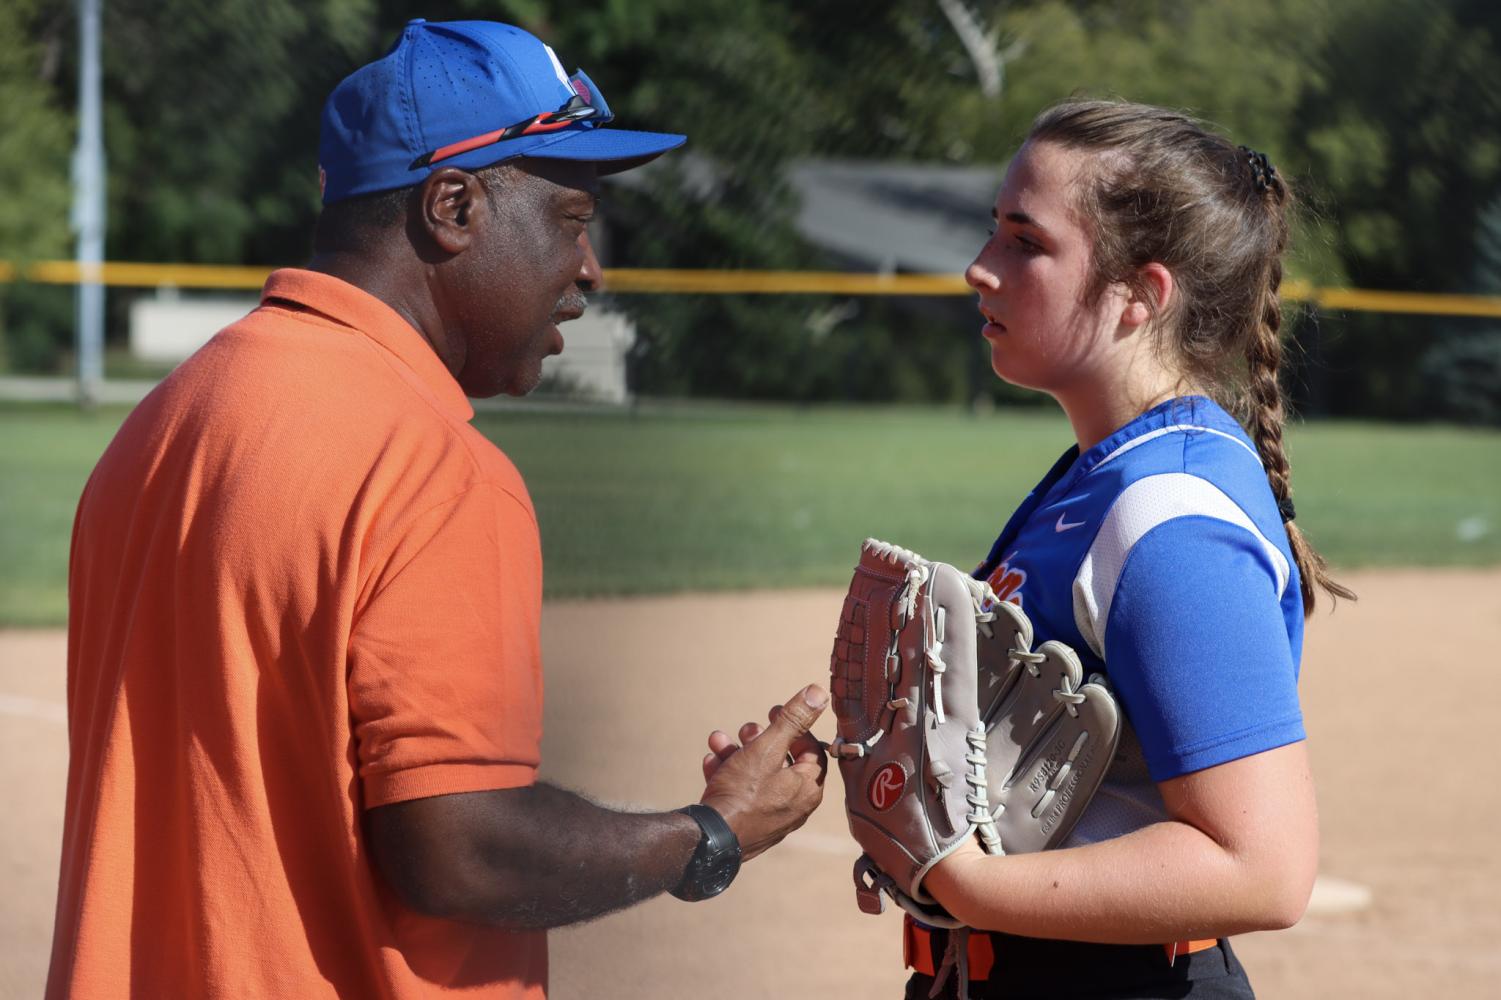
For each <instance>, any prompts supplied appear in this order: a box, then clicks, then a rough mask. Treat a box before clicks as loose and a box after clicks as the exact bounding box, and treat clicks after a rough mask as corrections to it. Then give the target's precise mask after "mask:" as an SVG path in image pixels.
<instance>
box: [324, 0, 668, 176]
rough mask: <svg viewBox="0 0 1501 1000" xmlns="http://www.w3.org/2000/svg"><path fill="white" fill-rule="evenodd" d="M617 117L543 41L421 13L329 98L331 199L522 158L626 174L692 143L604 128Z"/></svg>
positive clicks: (503, 27)
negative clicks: (588, 163) (445, 171)
mask: <svg viewBox="0 0 1501 1000" xmlns="http://www.w3.org/2000/svg"><path fill="white" fill-rule="evenodd" d="M612 117H613V115H611V113H610V107H609V105H608V104H606V103H605V100H604V97H603V95H601V94H600V92H599V88H597V87H595V86H594V84H593V82H592V81H591V80H590V79H589V78H588V77H587V76H585V75H584V74H583V73H582V72H576V73H574V74H573V75H572V76H570V75H569V74H568V73H566V72H564V70H563V64H562V63H561V62H559V61H558V57H557V56H556V55H555V54H554V53H553V50H552V48H551V47H550V46H548V45H546V44H544V43H543V42H542V40H541V39H539V38H537V37H535V36H534V35H531V34H528V33H527V32H525V31H522V30H521V29H520V28H515V27H512V26H511V25H509V24H499V23H497V22H495V21H433V22H429V21H425V20H422V19H421V18H418V19H417V20H415V21H411V22H409V23H408V24H407V26H406V27H405V28H404V29H402V32H401V37H400V38H399V39H397V41H396V44H395V45H393V46H392V47H391V51H389V52H387V53H386V54H385V56H383V57H382V58H380V59H377V60H376V61H375V62H373V63H370V64H368V65H366V66H362V67H360V68H359V69H357V70H355V71H354V72H353V73H351V74H349V76H347V77H345V78H344V79H343V80H342V81H341V82H340V83H339V85H338V86H337V87H335V88H334V90H333V93H331V94H329V95H328V101H327V102H326V103H325V104H324V105H323V129H322V135H321V138H320V139H319V142H318V176H319V182H320V185H321V187H322V190H323V203H324V204H325V205H328V204H332V203H333V202H336V201H343V200H344V199H345V198H353V197H355V196H357V195H362V194H374V193H375V192H377V191H389V190H392V189H394V188H403V187H410V186H411V185H413V184H419V183H421V182H422V181H423V180H425V179H426V178H427V176H428V175H429V174H431V173H432V172H433V171H434V170H437V169H439V168H441V167H460V168H462V169H465V170H478V169H480V168H481V167H488V166H492V165H494V164H497V163H503V162H505V161H506V160H511V159H515V158H517V157H520V156H531V157H539V158H543V159H554V160H587V161H591V162H594V163H597V164H598V165H599V172H600V173H602V174H609V173H615V172H617V171H621V170H627V169H629V168H631V167H635V166H639V165H641V164H642V163H645V162H646V161H648V160H651V159H653V158H655V157H657V156H660V155H661V154H662V153H665V152H667V150H669V149H673V148H675V147H677V146H681V145H682V144H683V143H684V142H685V141H686V137H685V136H681V135H671V134H669V133H665V132H629V131H626V130H624V129H607V128H603V127H602V126H604V125H605V124H606V123H607V122H609V121H610V120H611V118H612Z"/></svg>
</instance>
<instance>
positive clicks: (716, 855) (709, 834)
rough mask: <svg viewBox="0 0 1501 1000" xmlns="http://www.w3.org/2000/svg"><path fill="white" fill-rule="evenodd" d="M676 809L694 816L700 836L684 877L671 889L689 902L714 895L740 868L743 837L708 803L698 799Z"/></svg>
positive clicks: (722, 888) (724, 886)
mask: <svg viewBox="0 0 1501 1000" xmlns="http://www.w3.org/2000/svg"><path fill="white" fill-rule="evenodd" d="M677 811H678V812H680V813H684V814H686V815H688V816H691V817H693V821H694V822H695V823H697V824H698V828H699V839H698V847H697V848H695V849H694V851H693V857H692V858H690V859H689V861H688V867H687V869H686V870H684V872H683V880H682V881H681V882H679V883H678V884H677V886H676V887H675V888H673V889H671V890H669V891H670V892H671V893H672V894H673V895H674V896H676V897H677V898H678V899H684V900H687V901H688V902H695V901H697V900H700V899H711V898H713V897H714V896H717V895H719V894H720V893H721V892H724V891H725V890H726V889H728V888H729V887H730V883H731V882H733V881H735V875H736V873H738V872H739V871H740V840H739V839H738V838H737V837H736V836H735V831H734V830H731V829H730V824H728V823H726V822H725V821H724V817H723V816H721V815H719V813H717V812H715V811H714V809H713V808H711V807H709V806H706V805H701V804H698V803H695V804H693V805H691V806H684V807H683V808H682V809H679V810H677Z"/></svg>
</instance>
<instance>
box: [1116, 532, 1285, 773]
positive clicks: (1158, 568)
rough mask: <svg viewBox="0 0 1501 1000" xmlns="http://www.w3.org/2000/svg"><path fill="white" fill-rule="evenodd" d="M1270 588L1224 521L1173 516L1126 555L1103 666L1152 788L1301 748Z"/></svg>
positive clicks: (1251, 552) (1248, 547) (1246, 542)
mask: <svg viewBox="0 0 1501 1000" xmlns="http://www.w3.org/2000/svg"><path fill="white" fill-rule="evenodd" d="M1284 579H1285V578H1284ZM1293 585H1294V586H1295V585H1296V584H1295V583H1294V584H1293ZM1278 588H1279V579H1278V576H1277V573H1276V570H1275V568H1274V567H1273V566H1272V565H1271V563H1270V562H1269V560H1268V556H1267V552H1266V549H1265V547H1264V545H1263V544H1262V542H1261V541H1260V540H1259V539H1258V538H1257V537H1256V536H1254V535H1253V534H1252V533H1251V532H1250V531H1248V530H1246V529H1245V528H1244V527H1241V526H1239V525H1236V524H1232V523H1229V522H1227V521H1224V520H1220V519H1217V518H1213V517H1204V516H1188V517H1178V518H1174V519H1172V520H1168V521H1165V522H1163V523H1162V524H1160V525H1158V526H1157V527H1155V528H1153V529H1152V530H1151V531H1149V532H1147V533H1146V534H1145V535H1143V536H1142V537H1141V538H1140V539H1138V540H1137V541H1136V543H1135V544H1134V545H1133V546H1132V548H1131V551H1130V554H1129V555H1128V556H1127V558H1126V561H1125V564H1124V566H1123V567H1122V571H1121V575H1120V579H1119V583H1118V584H1117V586H1116V590H1115V594H1114V599H1113V601H1112V602H1111V606H1110V613H1109V619H1108V622H1107V625H1106V630H1105V662H1106V664H1107V668H1106V669H1107V671H1108V673H1109V676H1110V680H1111V683H1112V684H1113V685H1114V687H1115V689H1116V691H1117V693H1118V694H1119V695H1120V698H1121V701H1122V704H1123V705H1124V706H1125V709H1126V715H1127V717H1128V718H1129V719H1130V720H1131V724H1132V726H1133V727H1134V729H1135V730H1136V734H1137V737H1138V738H1139V739H1140V741H1141V746H1142V751H1143V753H1144V755H1145V757H1146V761H1147V766H1148V769H1149V770H1150V772H1151V775H1152V778H1153V780H1155V781H1165V780H1167V779H1169V778H1175V777H1178V776H1180V775H1183V774H1188V773H1190V772H1193V771H1199V770H1203V769H1204V768H1207V767H1213V766H1215V765H1217V764H1224V763H1227V762H1229V761H1232V760H1237V759H1239V758H1241V757H1247V756H1250V755H1251V754H1255V753H1260V752H1262V751H1265V750H1271V749H1274V748H1276V747H1279V746H1283V745H1285V744H1288V743H1293V742H1296V741H1298V740H1301V739H1303V737H1304V733H1303V715H1302V711H1301V709H1300V707H1299V704H1298V689H1297V667H1296V663H1295V660H1294V655H1293V650H1292V644H1291V641H1290V640H1289V637H1288V629H1287V626H1286V624H1285V621H1284V618H1283V611H1282V603H1281V595H1280V594H1279V592H1278Z"/></svg>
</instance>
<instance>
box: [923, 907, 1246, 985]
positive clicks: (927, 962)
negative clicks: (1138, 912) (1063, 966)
mask: <svg viewBox="0 0 1501 1000" xmlns="http://www.w3.org/2000/svg"><path fill="white" fill-rule="evenodd" d="M932 938H933V932H932V931H930V930H929V929H928V928H926V927H923V926H922V925H920V924H919V923H917V921H915V920H913V919H912V918H911V917H910V916H908V917H906V918H905V919H904V920H903V921H902V963H903V964H904V965H906V967H907V968H909V969H911V970H912V971H914V972H920V973H922V974H923V975H925V976H936V975H938V970H937V969H935V968H934V967H933V945H932ZM1219 943H1220V942H1219V939H1218V938H1208V939H1206V940H1201V941H1173V942H1171V943H1170V944H1165V945H1163V946H1162V950H1163V951H1164V952H1165V953H1166V954H1167V964H1168V965H1172V964H1173V963H1174V962H1176V961H1177V960H1178V956H1179V955H1192V954H1193V953H1194V952H1196V951H1208V950H1209V949H1210V948H1213V947H1215V946H1216V945H1218V944H1219ZM993 968H995V945H993V944H992V943H991V941H990V935H989V934H986V933H985V932H984V931H975V932H973V933H972V934H970V936H969V978H970V979H971V980H973V981H979V980H983V979H989V978H990V970H991V969H993Z"/></svg>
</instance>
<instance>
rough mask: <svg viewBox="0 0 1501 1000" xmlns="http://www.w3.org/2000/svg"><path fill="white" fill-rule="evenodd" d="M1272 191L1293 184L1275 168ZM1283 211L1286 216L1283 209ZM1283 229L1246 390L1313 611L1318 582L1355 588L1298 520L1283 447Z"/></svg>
mask: <svg viewBox="0 0 1501 1000" xmlns="http://www.w3.org/2000/svg"><path fill="white" fill-rule="evenodd" d="M1268 193H1269V194H1270V195H1271V196H1272V197H1273V198H1274V199H1275V200H1276V202H1277V204H1278V207H1279V208H1280V207H1281V204H1282V202H1283V201H1284V200H1285V199H1286V197H1287V189H1286V188H1285V187H1283V185H1282V182H1281V180H1280V179H1279V178H1276V176H1275V174H1274V175H1273V179H1272V182H1271V184H1270V185H1269V186H1268ZM1278 214H1279V222H1280V221H1281V220H1280V212H1279V213H1278ZM1278 229H1279V231H1278V237H1277V246H1276V251H1275V253H1274V254H1273V255H1272V258H1271V262H1270V264H1269V265H1268V267H1267V274H1266V281H1265V284H1264V285H1263V288H1262V292H1261V303H1260V306H1261V308H1260V316H1259V317H1258V318H1257V322H1256V328H1255V329H1254V330H1253V331H1252V334H1251V337H1250V339H1249V340H1248V342H1247V345H1246V395H1247V396H1248V397H1249V399H1248V401H1249V403H1250V406H1249V410H1250V413H1249V417H1250V421H1249V422H1250V425H1251V428H1250V429H1251V438H1252V440H1254V441H1255V442H1256V450H1257V451H1259V452H1260V453H1261V461H1262V464H1263V465H1265V466H1266V479H1267V483H1268V485H1270V486H1271V488H1272V495H1273V496H1274V497H1276V499H1277V507H1278V509H1279V510H1281V511H1282V512H1283V516H1284V518H1285V519H1286V525H1285V527H1286V528H1287V541H1288V544H1289V546H1290V547H1291V548H1292V553H1293V560H1294V561H1295V562H1296V563H1297V564H1298V575H1299V577H1300V579H1301V585H1302V593H1303V613H1304V614H1305V615H1308V614H1312V613H1313V608H1314V603H1315V595H1316V590H1315V588H1316V587H1322V588H1323V589H1324V590H1325V591H1327V592H1328V594H1329V596H1331V597H1335V598H1339V597H1343V598H1345V599H1347V600H1352V601H1353V600H1355V592H1354V591H1353V590H1351V589H1349V588H1348V587H1346V586H1344V585H1343V584H1340V583H1337V582H1335V580H1334V579H1333V578H1332V577H1330V575H1329V572H1328V564H1327V563H1325V562H1324V557H1323V556H1321V555H1319V553H1318V551H1317V550H1315V549H1314V547H1313V545H1312V544H1310V543H1309V541H1308V539H1307V538H1306V537H1304V535H1303V532H1302V531H1301V530H1300V529H1299V528H1298V526H1297V525H1296V524H1294V523H1293V506H1292V493H1293V489H1292V475H1293V470H1292V465H1291V464H1290V463H1289V462H1288V460H1287V452H1286V451H1285V450H1284V449H1283V447H1282V427H1283V424H1284V423H1285V421H1286V418H1287V410H1286V407H1285V406H1284V405H1283V401H1282V385H1281V383H1280V382H1279V381H1278V375H1279V373H1280V370H1281V367H1282V300H1281V298H1280V297H1279V295H1278V292H1279V290H1280V289H1281V286H1282V252H1283V250H1285V249H1286V245H1287V226H1286V223H1285V222H1283V223H1282V224H1281V225H1280V226H1279V227H1278Z"/></svg>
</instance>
